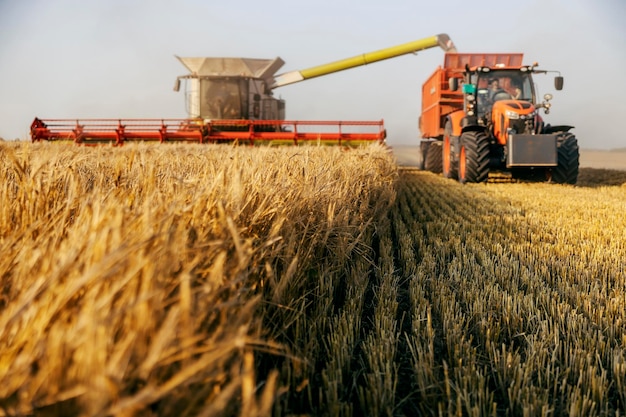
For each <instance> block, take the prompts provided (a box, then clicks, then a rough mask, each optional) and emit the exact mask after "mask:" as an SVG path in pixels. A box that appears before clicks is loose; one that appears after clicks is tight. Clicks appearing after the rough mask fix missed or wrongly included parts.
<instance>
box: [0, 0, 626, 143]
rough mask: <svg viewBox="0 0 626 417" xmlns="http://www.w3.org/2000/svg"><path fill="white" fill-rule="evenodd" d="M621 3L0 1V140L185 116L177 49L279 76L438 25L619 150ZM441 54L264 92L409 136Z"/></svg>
mask: <svg viewBox="0 0 626 417" xmlns="http://www.w3.org/2000/svg"><path fill="white" fill-rule="evenodd" d="M625 21H626V1H624V0H525V1H517V2H502V1H486V0H485V1H475V2H467V1H461V0H448V1H445V2H443V1H442V2H433V1H428V2H422V1H416V0H413V1H408V0H404V1H399V0H385V1H382V0H379V1H372V0H361V1H359V2H353V1H347V0H316V1H315V2H311V1H306V2H305V1H302V2H301V1H296V0H292V1H286V0H263V1H247V0H246V1H236V0H228V1H226V0H223V1H214V0H210V1H207V0H205V1H200V0H179V1H165V0H155V1H139V0H128V1H121V0H91V1H89V0H82V1H79V0H0V75H1V77H0V137H4V138H5V139H14V138H27V137H28V129H29V126H30V123H31V121H32V120H33V118H34V117H35V116H37V117H41V118H79V117H83V118H84V117H115V118H117V117H123V118H130V117H186V115H187V114H186V111H185V101H184V94H183V93H182V92H181V93H175V92H174V91H172V86H173V84H174V80H175V78H176V76H178V75H183V74H185V73H186V70H185V68H184V67H183V66H182V65H181V64H180V63H179V62H178V61H177V60H176V59H175V57H174V55H180V56H230V57H236V56H241V57H249V58H268V59H269V58H275V57H277V56H279V57H281V58H282V59H283V60H284V61H285V62H286V64H285V65H284V66H283V68H281V70H280V71H279V72H285V71H289V70H296V69H303V68H307V67H311V66H315V65H318V64H324V63H327V62H331V61H335V60H338V59H342V58H347V57H352V56H354V55H357V54H360V53H364V52H370V51H374V50H378V49H381V48H385V47H388V46H393V45H396V44H401V43H405V42H408V41H412V40H416V39H421V38H424V37H428V36H432V35H436V34H438V33H447V34H449V35H450V37H451V38H452V40H453V41H454V43H455V44H456V46H457V49H458V50H459V52H524V54H525V61H526V62H527V63H532V62H533V61H537V62H538V63H539V64H540V68H543V69H550V70H559V71H561V74H562V75H563V76H564V77H565V87H564V90H563V91H560V92H556V91H554V89H553V83H552V82H553V80H552V75H549V76H543V77H542V76H539V77H538V78H537V80H536V81H537V84H538V87H539V91H540V93H541V94H542V95H543V94H544V93H552V94H553V95H554V100H553V101H552V111H551V113H550V114H549V115H547V116H546V117H545V118H546V120H547V121H548V122H550V123H552V124H571V125H574V126H575V127H576V128H575V129H574V132H575V133H576V135H577V137H578V138H579V143H580V144H581V146H582V147H583V148H598V149H611V148H621V147H626V134H625V133H624V127H623V126H622V125H621V121H622V120H623V119H624V118H625V117H626V82H624V81H623V80H622V78H624V76H625V73H626V71H625V69H626V25H624V22H625ZM442 62H443V51H442V50H440V49H438V48H436V49H429V50H425V51H421V52H419V53H418V54H417V55H407V56H402V57H398V58H394V59H391V60H387V61H383V62H378V63H374V64H371V65H367V66H364V67H360V68H354V69H351V70H347V71H344V72H340V73H337V74H332V75H328V76H325V77H320V78H315V79H311V80H307V81H304V82H302V83H299V84H293V85H290V86H285V87H282V88H279V89H276V90H275V95H277V96H280V97H282V98H284V99H285V100H286V101H287V118H288V119H301V120H302V119H304V120H307V119H320V120H370V119H371V120H378V119H384V120H385V125H386V127H387V130H388V135H389V137H388V143H389V144H391V145H394V144H417V143H419V131H418V128H417V119H418V117H419V113H420V106H421V98H420V93H421V85H422V83H423V82H424V81H425V80H426V78H427V77H428V76H429V75H430V74H431V73H432V72H433V71H434V69H435V68H436V67H437V66H438V65H441V64H442Z"/></svg>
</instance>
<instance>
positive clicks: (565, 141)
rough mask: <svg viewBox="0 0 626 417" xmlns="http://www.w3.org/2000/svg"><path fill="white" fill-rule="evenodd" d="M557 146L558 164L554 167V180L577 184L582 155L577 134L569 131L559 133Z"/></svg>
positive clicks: (560, 182)
mask: <svg viewBox="0 0 626 417" xmlns="http://www.w3.org/2000/svg"><path fill="white" fill-rule="evenodd" d="M556 147H557V163H558V165H557V166H556V167H555V168H554V169H552V182H555V183H557V184H576V181H577V180H578V165H579V162H578V160H579V156H580V153H579V149H578V140H577V139H576V136H574V134H573V133H569V132H562V133H559V134H557V138H556Z"/></svg>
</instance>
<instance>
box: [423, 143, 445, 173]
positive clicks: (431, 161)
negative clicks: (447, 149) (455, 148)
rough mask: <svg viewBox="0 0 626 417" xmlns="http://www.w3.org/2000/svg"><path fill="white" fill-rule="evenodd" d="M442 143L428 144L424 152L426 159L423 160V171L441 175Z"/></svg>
mask: <svg viewBox="0 0 626 417" xmlns="http://www.w3.org/2000/svg"><path fill="white" fill-rule="evenodd" d="M441 145H442V142H441V141H439V140H438V141H436V142H433V143H431V144H430V146H429V147H428V150H427V151H426V157H425V158H424V159H425V160H424V169H425V170H426V171H430V172H434V173H435V174H441V173H442V172H443V160H442V154H441V149H442V146H441Z"/></svg>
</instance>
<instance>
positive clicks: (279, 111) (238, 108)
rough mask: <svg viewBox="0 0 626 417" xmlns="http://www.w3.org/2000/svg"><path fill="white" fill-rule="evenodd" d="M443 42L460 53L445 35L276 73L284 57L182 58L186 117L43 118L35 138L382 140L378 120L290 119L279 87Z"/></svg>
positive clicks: (37, 122) (34, 126)
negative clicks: (275, 90) (277, 92)
mask: <svg viewBox="0 0 626 417" xmlns="http://www.w3.org/2000/svg"><path fill="white" fill-rule="evenodd" d="M437 46H439V47H441V48H442V49H444V50H445V51H454V50H455V49H454V44H453V43H452V41H451V40H450V38H449V37H448V36H447V35H445V34H439V35H436V36H431V37H428V38H424V39H420V40H416V41H413V42H408V43H404V44H401V45H397V46H392V47H390V48H385V49H381V50H378V51H374V52H369V53H365V54H361V55H357V56H354V57H352V58H347V59H343V60H339V61H335V62H330V63H328V64H324V65H318V66H315V67H311V68H307V69H304V70H299V71H290V72H286V73H282V74H278V75H276V72H277V71H278V70H279V69H280V68H281V67H282V66H283V64H284V62H283V60H282V59H280V58H275V59H270V60H268V59H251V58H219V57H177V58H178V59H179V61H180V62H181V63H182V64H183V65H184V66H185V67H186V68H187V69H188V70H189V73H188V74H186V75H182V76H179V77H178V78H177V79H176V83H175V86H174V90H175V91H179V90H180V87H181V81H184V82H185V84H186V86H185V87H186V88H185V91H186V103H187V112H188V115H189V117H188V118H187V119H89V120H76V119H46V120H42V119H38V118H36V119H35V120H34V121H33V123H32V125H31V138H32V140H33V141H38V140H62V139H65V140H73V141H75V142H78V143H102V142H105V143H110V142H113V143H116V144H122V143H124V142H127V141H133V140H136V141H149V140H152V141H159V142H170V141H187V142H201V143H205V142H231V143H232V142H234V141H236V142H238V143H250V144H254V143H256V142H271V143H276V142H279V143H285V142H286V143H294V144H298V143H302V142H307V141H316V142H323V143H333V144H335V143H336V144H350V143H362V142H372V141H379V142H383V141H384V140H385V137H386V131H385V129H384V124H383V121H382V120H379V121H286V120H285V102H284V100H282V99H280V98H276V97H274V95H273V90H274V89H276V88H279V87H282V86H286V85H289V84H293V83H296V82H300V81H304V80H308V79H311V78H315V77H320V76H324V75H328V74H332V73H336V72H339V71H343V70H347V69H350V68H354V67H358V66H362V65H366V64H369V63H373V62H378V61H382V60H385V59H390V58H394V57H398V56H401V55H406V54H410V53H415V52H417V51H420V50H424V49H428V48H433V47H437Z"/></svg>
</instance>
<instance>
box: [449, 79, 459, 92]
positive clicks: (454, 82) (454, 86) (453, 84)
mask: <svg viewBox="0 0 626 417" xmlns="http://www.w3.org/2000/svg"><path fill="white" fill-rule="evenodd" d="M448 88H450V91H456V90H458V89H459V79H458V78H450V79H448Z"/></svg>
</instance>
